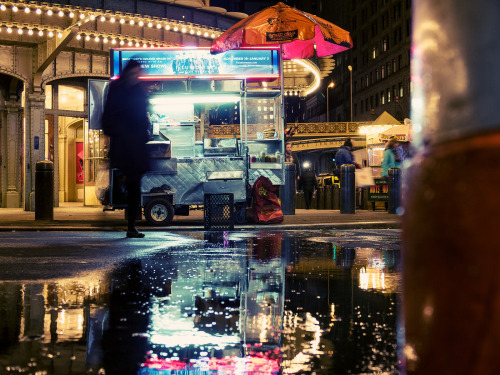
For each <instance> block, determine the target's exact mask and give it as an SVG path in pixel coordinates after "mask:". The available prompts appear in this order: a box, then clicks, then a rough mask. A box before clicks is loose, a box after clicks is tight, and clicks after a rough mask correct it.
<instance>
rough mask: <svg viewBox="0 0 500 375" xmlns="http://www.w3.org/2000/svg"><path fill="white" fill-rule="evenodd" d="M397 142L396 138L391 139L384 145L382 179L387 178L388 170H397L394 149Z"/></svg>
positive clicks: (397, 165)
mask: <svg viewBox="0 0 500 375" xmlns="http://www.w3.org/2000/svg"><path fill="white" fill-rule="evenodd" d="M397 143H398V140H397V139H396V138H394V137H393V138H391V139H389V141H388V142H387V143H386V145H385V150H384V158H383V159H382V174H381V176H382V177H388V176H389V169H391V168H399V162H398V161H397V154H396V152H397V151H396V147H397Z"/></svg>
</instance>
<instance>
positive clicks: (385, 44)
mask: <svg viewBox="0 0 500 375" xmlns="http://www.w3.org/2000/svg"><path fill="white" fill-rule="evenodd" d="M388 50H389V36H385V37H384V39H383V40H382V51H384V52H387V51H388Z"/></svg>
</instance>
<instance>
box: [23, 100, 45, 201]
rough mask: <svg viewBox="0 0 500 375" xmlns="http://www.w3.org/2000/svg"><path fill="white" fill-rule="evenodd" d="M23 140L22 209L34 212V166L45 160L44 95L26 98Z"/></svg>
mask: <svg viewBox="0 0 500 375" xmlns="http://www.w3.org/2000/svg"><path fill="white" fill-rule="evenodd" d="M25 113H26V119H25V129H26V131H25V138H24V155H25V158H24V160H25V161H24V163H25V169H24V171H25V172H24V173H25V184H24V197H23V199H24V202H23V203H24V209H25V210H26V211H34V210H35V164H36V162H38V161H41V160H45V95H42V94H39V93H34V94H28V95H27V98H26V112H25Z"/></svg>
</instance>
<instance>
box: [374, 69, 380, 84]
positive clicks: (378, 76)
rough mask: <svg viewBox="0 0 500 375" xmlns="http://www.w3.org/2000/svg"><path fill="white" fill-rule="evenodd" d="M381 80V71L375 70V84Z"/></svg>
mask: <svg viewBox="0 0 500 375" xmlns="http://www.w3.org/2000/svg"><path fill="white" fill-rule="evenodd" d="M379 80H380V71H379V70H378V69H375V82H378V81H379Z"/></svg>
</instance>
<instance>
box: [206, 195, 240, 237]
mask: <svg viewBox="0 0 500 375" xmlns="http://www.w3.org/2000/svg"><path fill="white" fill-rule="evenodd" d="M203 203H204V205H203V222H204V227H205V229H206V230H233V229H234V195H233V194H232V193H228V194H208V193H207V194H205V195H204V202H203Z"/></svg>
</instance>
